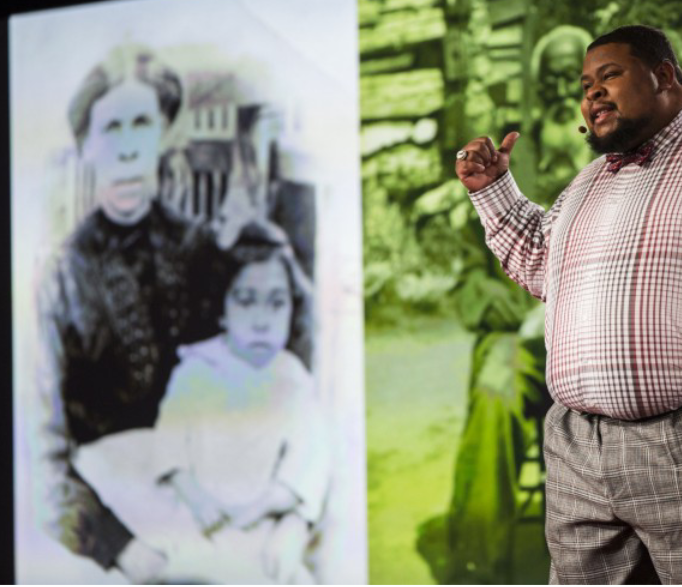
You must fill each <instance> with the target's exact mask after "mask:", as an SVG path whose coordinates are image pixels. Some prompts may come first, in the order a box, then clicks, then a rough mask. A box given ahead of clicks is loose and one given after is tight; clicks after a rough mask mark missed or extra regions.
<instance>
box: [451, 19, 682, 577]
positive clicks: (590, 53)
mask: <svg viewBox="0 0 682 587" xmlns="http://www.w3.org/2000/svg"><path fill="white" fill-rule="evenodd" d="M581 82H582V87H583V99H582V104H581V109H582V114H583V117H584V119H585V122H586V125H587V129H588V133H589V134H588V136H587V140H588V142H589V144H590V146H591V147H592V148H593V150H594V151H596V152H597V153H600V154H603V155H605V156H602V157H599V158H598V159H596V160H595V161H593V162H592V163H590V164H589V165H588V166H587V167H585V168H584V169H583V170H582V171H581V172H580V173H579V174H578V176H577V177H576V178H575V179H574V180H573V181H572V182H571V184H570V185H569V186H568V187H567V188H566V189H565V190H564V192H563V193H562V194H561V195H560V196H559V198H558V199H557V201H556V203H555V204H554V206H553V207H552V208H551V209H550V210H549V211H548V212H545V211H544V210H543V209H542V208H540V207H539V206H537V205H536V204H533V203H531V202H530V201H529V200H527V199H526V198H525V197H524V196H523V195H522V194H521V193H520V191H519V189H518V188H517V186H516V183H515V182H514V179H513V177H512V175H511V173H510V172H509V171H508V168H509V159H510V156H511V155H512V150H513V147H514V144H515V143H516V141H517V139H518V137H519V135H518V133H510V134H508V135H507V136H506V137H505V138H504V140H503V141H502V144H501V146H500V147H499V148H495V146H494V144H493V142H492V141H491V140H490V138H488V137H482V138H478V139H475V140H473V141H471V142H470V143H468V144H467V145H466V146H465V147H464V148H463V149H462V150H461V151H459V152H458V153H457V162H456V171H457V175H458V176H459V178H460V179H461V181H462V183H463V184H464V185H465V186H466V187H467V189H468V190H469V192H470V196H471V200H472V202H473V204H474V206H475V207H476V209H477V210H478V213H479V215H480V217H481V221H482V223H483V225H484V227H485V232H486V241H487V243H488V246H489V247H490V249H491V250H492V251H493V252H494V253H495V255H496V256H497V257H498V258H499V259H500V261H501V263H502V266H503V268H504V270H505V271H506V272H507V273H508V274H509V276H510V277H511V278H512V279H514V280H515V281H516V282H517V283H518V284H520V285H521V286H522V287H524V288H525V289H527V290H528V291H529V292H530V293H531V294H532V295H534V296H535V297H537V298H540V299H541V300H543V301H545V302H546V319H545V345H546V347H547V385H548V388H549V390H550V393H551V395H552V398H553V399H554V401H555V403H554V405H553V406H552V408H551V409H550V411H549V413H548V414H547V419H546V423H545V460H546V463H547V521H546V536H547V542H548V546H549V550H550V554H551V556H552V570H551V572H550V583H573V584H585V583H595V584H622V583H649V582H659V581H660V582H662V583H682V409H680V408H681V407H682V112H681V111H682V70H681V69H680V66H679V64H678V62H677V59H676V57H675V54H674V52H673V50H672V48H671V45H670V42H669V41H668V39H667V38H666V37H665V35H664V34H663V33H662V32H661V31H659V30H657V29H654V28H651V27H645V26H626V27H621V28H618V29H616V30H614V31H612V32H610V33H608V34H606V35H603V36H602V37H600V38H598V39H597V40H595V41H594V42H593V43H592V44H591V45H590V46H589V47H588V50H587V54H586V56H585V59H584V63H583V71H582V76H581ZM576 132H577V129H576Z"/></svg>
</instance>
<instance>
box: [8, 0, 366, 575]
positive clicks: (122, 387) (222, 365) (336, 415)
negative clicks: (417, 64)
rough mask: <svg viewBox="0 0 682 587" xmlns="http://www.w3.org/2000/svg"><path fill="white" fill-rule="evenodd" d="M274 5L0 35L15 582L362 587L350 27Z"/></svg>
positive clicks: (328, 10)
mask: <svg viewBox="0 0 682 587" xmlns="http://www.w3.org/2000/svg"><path fill="white" fill-rule="evenodd" d="M279 4H280V3H277V2H275V1H274V0H257V1H254V2H239V1H236V0H235V1H230V2H225V1H220V0H193V1H192V2H188V1H186V0H128V1H126V2H108V3H104V4H99V5H97V4H93V5H88V6H83V7H79V8H71V9H60V10H54V11H45V12H42V13H33V14H28V15H23V16H19V17H13V18H12V19H11V22H10V69H11V74H10V78H11V79H10V92H11V110H12V128H11V153H12V194H11V198H12V260H13V273H12V286H13V300H14V303H13V310H12V312H13V314H12V315H13V337H14V364H15V369H14V374H15V375H14V405H15V451H14V454H15V487H16V489H17V491H16V498H15V501H16V531H15V535H16V541H17V543H16V569H17V580H18V582H21V583H36V582H47V583H55V582H57V583H59V582H73V583H83V582H88V583H121V582H130V583H149V582H170V583H178V582H185V583H226V584H230V583H242V584H243V583H246V584H248V583H256V584H270V583H272V584H317V583H365V582H366V581H367V562H366V556H367V555H366V546H367V538H366V520H365V517H366V514H365V511H366V503H365V500H366V497H365V456H364V455H365V448H364V423H363V422H364V420H363V417H364V404H363V378H364V376H363V371H362V365H363V362H362V348H363V347H362V344H363V343H362V285H361V283H362V282H361V273H362V265H361V263H362V255H361V230H362V229H361V219H360V209H361V206H360V188H359V186H360V181H359V154H358V146H357V137H356V134H357V133H356V124H357V123H356V120H357V111H356V110H357V82H356V76H357V71H356V63H355V57H354V56H355V46H354V43H355V40H354V39H355V37H354V26H355V25H354V16H355V13H354V10H355V7H354V3H353V2H349V1H348V0H334V1H333V2H329V3H325V4H324V6H320V5H319V4H320V3H316V2H313V1H312V0H296V2H293V3H292V4H293V5H296V6H292V4H288V5H287V6H286V7H283V6H280V5H279ZM304 12H305V13H306V14H307V15H308V16H307V19H306V21H305V22H302V20H301V19H300V15H301V14H303V13H304Z"/></svg>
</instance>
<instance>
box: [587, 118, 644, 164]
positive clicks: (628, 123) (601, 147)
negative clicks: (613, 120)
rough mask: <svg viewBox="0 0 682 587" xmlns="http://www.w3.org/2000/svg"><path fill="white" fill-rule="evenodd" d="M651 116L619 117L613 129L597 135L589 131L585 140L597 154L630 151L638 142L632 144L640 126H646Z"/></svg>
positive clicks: (640, 128) (639, 130)
mask: <svg viewBox="0 0 682 587" xmlns="http://www.w3.org/2000/svg"><path fill="white" fill-rule="evenodd" d="M650 121H651V117H650V116H649V117H642V118H619V119H618V123H617V125H616V128H615V130H612V131H611V132H610V133H608V134H606V135H604V136H603V137H598V136H597V135H595V134H594V132H590V133H589V134H588V135H587V137H586V138H585V140H586V141H587V144H588V145H590V147H591V148H592V150H593V151H594V152H595V153H597V154H598V155H603V154H605V153H625V152H626V151H632V150H633V149H635V148H636V147H638V146H639V144H637V143H635V144H633V140H636V138H637V135H639V133H640V132H641V130H642V128H644V127H645V126H647V125H648V124H649V122H650Z"/></svg>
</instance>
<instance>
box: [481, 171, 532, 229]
mask: <svg viewBox="0 0 682 587" xmlns="http://www.w3.org/2000/svg"><path fill="white" fill-rule="evenodd" d="M469 198H471V202H472V204H473V205H474V207H475V208H476V211H477V212H478V215H479V216H480V217H481V220H483V221H484V222H485V221H486V220H493V219H495V218H499V217H501V216H504V215H505V214H506V213H507V212H509V209H510V208H511V207H512V206H513V205H514V203H515V202H516V201H517V200H518V199H519V198H521V191H520V190H519V187H518V186H517V185H516V182H515V181H514V177H513V176H512V174H511V172H510V171H507V172H505V173H504V174H503V175H502V176H501V177H500V178H499V179H497V180H496V181H495V182H494V183H492V184H490V185H489V186H488V187H487V188H483V189H482V190H478V191H477V192H469Z"/></svg>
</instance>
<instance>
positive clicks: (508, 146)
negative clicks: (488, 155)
mask: <svg viewBox="0 0 682 587" xmlns="http://www.w3.org/2000/svg"><path fill="white" fill-rule="evenodd" d="M520 136H521V135H520V134H519V133H517V132H510V133H509V134H508V135H507V136H506V137H504V139H502V144H501V145H500V148H499V149H498V151H499V152H500V153H506V154H507V155H509V154H511V152H512V149H513V148H514V145H515V144H516V141H517V140H518V138H519V137H520Z"/></svg>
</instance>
